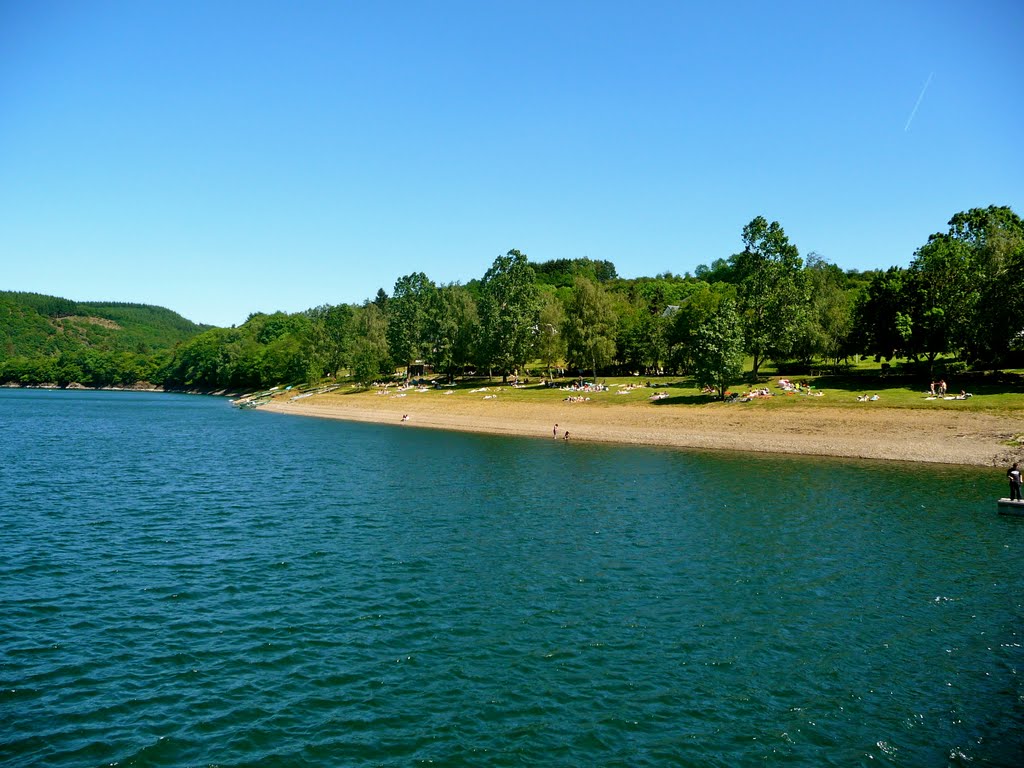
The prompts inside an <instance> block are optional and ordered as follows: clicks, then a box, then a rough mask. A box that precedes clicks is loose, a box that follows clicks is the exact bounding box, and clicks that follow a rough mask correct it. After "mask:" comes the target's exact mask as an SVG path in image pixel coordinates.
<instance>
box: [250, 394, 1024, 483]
mask: <svg viewBox="0 0 1024 768" xmlns="http://www.w3.org/2000/svg"><path fill="white" fill-rule="evenodd" d="M261 409H262V410H267V411H274V412H278V413H286V414H295V415H303V416H316V417H322V418H331V419H344V420H349V421H362V422H374V423H382V424H403V425H404V426H406V427H407V428H431V429H447V430H457V431H463V432H482V433H488V434H507V435H522V436H530V437H537V438H544V439H548V440H550V439H552V430H553V427H554V425H555V424H558V425H559V427H558V433H559V437H561V436H562V434H563V433H564V431H565V430H569V432H570V439H572V440H580V441H592V442H607V443H622V444H634V445H656V446H672V447H679V448H700V449H714V450H730V451H746V452H759V453H789V454H801V455H808V456H841V457H847V458H865V459H885V460H896V461H916V462H932V463H942V464H963V465H973V466H1002V465H1006V464H1008V463H1009V462H1011V461H1022V462H1024V447H1022V446H1021V445H1020V444H1019V443H1016V444H1010V443H1011V442H1012V441H1013V440H1014V439H1015V438H1016V437H1018V436H1020V435H1022V434H1024V417H1022V416H1020V415H1016V414H1012V413H1011V414H998V413H989V412H978V411H960V412H957V411H954V410H949V409H942V410H934V411H931V410H917V409H900V408H884V407H875V406H874V405H873V404H858V407H835V406H833V407H828V408H821V407H815V404H814V403H808V404H806V405H802V404H799V405H794V406H793V407H790V408H781V409H765V408H759V407H758V404H757V403H750V404H726V403H708V404H702V405H678V404H663V405H657V404H653V403H650V402H633V403H621V404H620V403H615V404H608V405H599V404H595V403H566V402H533V403H531V402H525V403H524V402H512V401H508V400H502V399H501V398H500V397H499V398H494V399H490V400H485V399H483V398H481V397H480V396H475V397H467V396H466V393H464V392H460V393H456V394H454V395H452V396H449V397H442V396H440V395H439V394H437V393H433V392H431V393H424V394H411V395H410V396H409V397H406V398H402V399H397V398H394V397H380V398H374V397H373V396H372V395H367V394H351V393H344V394H343V393H340V392H335V393H330V394H324V395H315V396H312V397H305V398H303V399H301V400H294V401H293V400H289V399H288V398H287V397H280V398H277V399H275V400H273V401H271V402H270V403H268V404H266V405H264V406H262V407H261ZM404 414H408V416H409V419H408V421H407V422H402V416H403V415H404Z"/></svg>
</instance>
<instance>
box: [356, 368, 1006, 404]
mask: <svg viewBox="0 0 1024 768" xmlns="http://www.w3.org/2000/svg"><path fill="white" fill-rule="evenodd" d="M788 378H791V380H793V381H800V382H807V383H808V384H810V385H811V386H812V387H813V388H814V391H815V392H822V393H824V394H823V396H821V397H811V396H807V395H787V394H784V393H783V392H782V390H781V389H779V388H778V387H777V386H776V384H777V379H778V377H777V376H772V377H770V378H768V377H761V379H762V383H760V384H759V385H758V386H759V387H764V386H767V387H768V389H769V390H770V391H771V392H772V393H773V395H774V396H773V397H769V398H759V399H755V400H753V401H752V402H749V403H741V402H736V403H727V404H719V406H716V407H729V408H769V409H774V408H794V407H799V408H836V407H843V408H851V407H857V408H875V409H877V408H921V409H930V410H935V409H942V410H955V411H994V412H1012V411H1024V378H1021V377H1019V375H1009V376H1003V377H980V376H979V377H976V378H973V379H971V380H968V381H965V382H964V383H963V388H964V389H966V390H967V391H968V392H971V393H972V395H973V397H971V398H970V399H968V400H926V399H925V397H926V395H925V391H926V390H927V383H925V384H920V383H916V384H915V383H912V382H908V381H905V380H903V379H902V378H900V377H896V376H888V377H883V376H879V375H876V374H865V373H851V374H846V375H843V376H830V375H824V376H799V377H798V376H794V377H788ZM537 381H538V380H537V379H533V378H531V382H532V383H531V384H529V385H528V386H525V387H522V388H515V387H511V386H509V385H507V384H502V383H501V379H500V378H494V379H487V378H486V377H482V378H473V379H469V380H466V381H459V382H457V383H456V385H455V386H454V387H452V389H453V390H454V392H455V393H454V394H452V395H443V394H441V392H439V391H436V390H433V389H431V390H430V391H429V392H426V393H411V394H410V397H445V398H447V397H451V398H466V397H473V398H481V399H482V398H483V397H484V395H485V394H487V395H495V394H496V395H498V397H499V399H500V400H501V401H504V402H523V403H536V402H550V403H555V402H560V401H563V400H565V399H566V398H567V397H569V396H571V395H576V394H582V395H583V396H584V397H589V398H590V401H589V402H588V403H587V406H588V407H614V406H616V405H625V404H640V403H643V404H649V405H651V406H652V407H658V408H663V407H671V406H707V405H710V404H715V403H718V402H719V401H718V400H717V399H715V398H713V397H711V396H709V395H705V394H702V393H701V391H700V389H699V388H698V387H697V386H696V385H695V384H694V382H693V381H692V379H688V378H685V377H679V376H667V377H647V376H641V377H637V376H609V377H600V378H599V381H600V382H601V383H602V384H606V385H607V386H608V387H609V391H607V392H591V393H585V392H582V393H576V392H572V391H566V390H563V389H560V388H554V387H543V386H541V385H539V384H538V383H537ZM571 381H572V379H560V380H558V381H557V382H556V383H557V384H558V385H560V386H564V385H568V384H570V383H571ZM648 382H650V384H651V385H652V386H651V387H647V386H643V387H640V388H639V389H635V390H633V391H631V392H627V393H625V394H617V392H619V390H620V389H621V388H622V385H628V384H647V383H648ZM751 386H752V385H750V384H737V385H734V386H733V387H731V388H730V390H729V391H730V392H735V393H739V394H740V395H744V394H746V392H747V391H748V390H749V389H750V388H751ZM482 387H487V390H488V391H487V392H473V391H472V390H476V389H480V388H482ZM959 391H960V390H959V389H956V390H955V391H952V390H951V391H950V392H948V393H947V394H950V395H952V394H959ZM342 392H344V393H346V394H352V395H359V394H360V393H365V392H366V391H365V390H358V389H343V390H342ZM655 392H664V393H667V394H668V397H667V398H665V399H663V400H657V401H652V400H651V399H650V397H651V395H652V394H654V393H655ZM865 394H866V395H872V394H877V395H878V396H879V399H878V400H877V401H874V402H866V403H862V402H857V396H858V395H865ZM367 396H369V397H375V396H376V395H374V394H373V390H371V391H369V393H368V394H367Z"/></svg>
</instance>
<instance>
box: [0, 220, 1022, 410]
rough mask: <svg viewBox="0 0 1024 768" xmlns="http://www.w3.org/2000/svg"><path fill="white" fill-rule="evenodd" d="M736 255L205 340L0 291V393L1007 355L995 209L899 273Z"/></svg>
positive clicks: (150, 316)
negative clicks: (669, 269)
mask: <svg viewBox="0 0 1024 768" xmlns="http://www.w3.org/2000/svg"><path fill="white" fill-rule="evenodd" d="M742 244H743V248H742V250H741V251H739V252H738V253H736V254H733V255H732V256H729V257H727V258H719V259H716V260H714V261H712V262H711V263H710V264H708V265H701V266H699V267H698V268H697V269H696V270H695V272H694V274H693V275H689V274H687V275H682V276H680V275H673V274H671V273H666V274H662V275H657V276H654V277H640V278H634V279H623V278H620V277H619V276H618V274H617V272H616V269H615V266H614V264H612V263H611V262H609V261H595V260H591V259H559V260H555V261H548V262H544V263H540V264H535V263H531V262H530V261H529V260H528V259H527V257H526V255H525V254H522V253H520V252H519V251H516V250H511V251H509V252H508V253H507V254H504V255H502V256H499V257H498V258H496V259H495V260H494V262H493V263H492V265H491V266H490V268H489V269H488V270H487V272H486V273H485V274H484V275H483V277H481V278H479V279H474V280H471V281H469V282H468V283H467V284H465V285H460V284H449V285H437V284H435V283H434V282H433V281H432V280H431V279H430V278H429V277H428V276H427V275H426V274H425V273H423V272H417V273H413V274H409V275H404V276H401V277H399V278H398V279H397V280H396V281H395V284H394V286H393V287H392V290H391V293H390V294H389V293H387V292H386V291H385V290H384V289H383V288H382V289H381V290H379V291H378V292H377V295H376V296H374V297H373V298H371V299H367V300H366V301H364V302H363V303H361V304H337V305H324V306H320V307H314V308H311V309H309V310H306V311H304V312H299V313H295V314H285V313H276V314H270V315H268V314H254V315H251V316H250V317H249V318H248V319H247V320H246V322H245V323H244V324H243V325H241V326H239V327H237V328H205V329H204V328H201V327H198V326H195V325H193V324H191V323H189V322H188V321H186V320H184V319H183V318H181V317H180V316H178V315H176V314H174V313H173V312H169V311H168V310H164V309H160V308H156V307H146V306H142V305H134V304H92V303H87V304H86V303H76V302H72V301H67V300H64V299H58V298H53V297H46V296H38V295H35V294H16V293H0V319H2V324H0V382H7V383H19V384H29V385H38V384H48V383H52V384H56V385H59V386H65V385H67V384H69V383H72V382H77V383H80V384H83V385H86V386H108V385H128V384H132V383H134V382H137V381H145V382H148V383H150V384H153V385H162V386H165V387H168V388H183V389H198V390H209V391H216V390H228V391H246V390H256V389H261V388H266V387H269V386H272V385H275V384H281V383H301V382H310V383H316V382H320V381H323V380H324V379H329V378H330V379H338V378H341V377H352V378H353V379H354V380H355V381H357V382H360V383H363V384H370V383H372V382H373V381H374V380H376V379H379V378H381V377H385V376H392V375H396V373H397V374H398V375H408V374H409V373H410V372H414V371H418V370H420V369H421V367H422V368H430V369H432V370H433V371H434V372H436V373H438V374H441V375H444V376H447V377H449V378H451V379H454V378H455V377H456V376H460V375H464V374H467V373H477V374H489V375H500V376H502V377H507V376H509V375H511V374H514V373H522V372H524V371H531V370H532V371H537V372H543V373H546V374H550V373H551V372H552V371H554V370H556V369H558V370H568V371H571V372H572V373H573V374H576V373H580V374H583V373H586V374H587V375H589V376H594V377H597V376H600V375H602V374H611V373H638V372H641V373H646V374H654V373H659V372H664V373H671V374H687V375H691V376H693V377H694V378H695V380H696V381H697V382H698V383H700V384H707V385H709V386H721V385H722V384H723V383H728V381H730V380H737V378H738V377H739V376H741V375H744V374H745V375H747V376H749V377H751V378H753V379H756V378H757V376H758V374H759V372H760V371H761V369H762V366H764V365H765V363H766V362H768V361H770V362H771V363H772V364H774V365H775V366H776V367H777V369H778V370H792V371H793V372H800V371H806V370H809V369H812V368H814V367H829V368H842V367H843V366H844V365H847V364H848V363H849V361H851V360H856V359H858V358H859V357H861V356H870V357H872V358H874V359H876V360H879V361H886V362H889V361H894V360H899V361H903V362H902V363H901V364H902V365H905V366H908V367H913V368H914V369H915V370H920V371H922V372H924V371H928V372H929V373H930V372H932V371H934V370H935V368H936V366H938V365H939V364H941V365H942V366H944V367H945V370H946V371H947V372H952V371H954V370H961V371H962V370H965V369H967V368H972V369H985V368H993V367H999V366H1016V365H1019V364H1020V362H1021V359H1022V356H1024V298H1022V291H1021V290H1020V288H1019V286H1018V285H1017V283H1018V282H1019V280H1020V276H1021V275H1022V274H1024V222H1022V221H1021V219H1020V217H1019V216H1017V214H1016V213H1014V212H1013V211H1012V210H1011V209H1010V208H1007V207H997V206H990V207H988V208H975V209H971V210H969V211H965V212H962V213H958V214H956V215H955V216H953V218H952V219H950V221H949V224H948V230H947V231H945V232H940V233H935V234H932V235H931V236H929V237H927V238H925V239H924V242H923V243H922V245H921V246H920V247H919V248H918V249H917V250H916V251H915V253H914V254H913V257H912V259H911V261H910V264H909V266H908V267H905V268H904V267H891V268H889V269H887V270H884V271H883V270H877V271H869V272H858V271H856V270H843V269H841V268H840V267H839V266H837V265H835V264H831V263H829V262H828V261H826V260H825V259H824V258H822V257H820V256H818V255H817V254H814V253H811V254H807V255H806V256H805V257H801V255H800V252H799V250H798V248H797V246H796V245H795V244H793V243H791V242H790V240H789V238H788V237H787V236H786V233H785V231H784V230H783V228H782V226H781V225H780V224H779V223H778V222H768V221H767V220H766V219H764V218H763V217H760V216H759V217H757V218H755V219H753V220H752V221H751V222H750V223H749V224H747V225H746V226H745V227H743V229H742ZM721 389H722V391H724V386H722V387H721Z"/></svg>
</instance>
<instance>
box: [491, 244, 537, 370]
mask: <svg viewBox="0 0 1024 768" xmlns="http://www.w3.org/2000/svg"><path fill="white" fill-rule="evenodd" d="M479 306H480V321H481V335H482V339H483V349H482V353H483V357H484V359H485V360H486V362H487V364H488V367H493V368H497V369H498V370H499V371H501V377H502V380H503V381H506V380H507V379H508V374H509V373H510V372H511V371H514V370H517V369H518V368H521V367H523V366H525V364H526V361H527V359H528V358H529V355H530V351H531V349H532V346H533V342H534V333H535V331H534V328H535V327H536V326H537V323H538V320H539V317H538V316H539V313H540V296H539V292H538V289H537V285H536V283H535V282H534V274H533V269H532V268H531V267H530V265H529V262H528V261H527V259H526V256H525V255H524V254H522V253H520V252H519V251H517V250H514V249H513V250H511V251H509V252H508V253H507V254H506V255H504V256H499V257H498V258H496V259H495V260H494V263H493V264H492V265H491V268H490V269H488V270H487V274H485V275H484V278H483V280H482V281H481V283H480V304H479Z"/></svg>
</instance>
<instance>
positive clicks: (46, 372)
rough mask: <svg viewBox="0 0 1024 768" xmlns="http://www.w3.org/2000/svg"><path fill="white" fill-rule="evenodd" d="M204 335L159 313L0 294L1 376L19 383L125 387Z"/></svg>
mask: <svg viewBox="0 0 1024 768" xmlns="http://www.w3.org/2000/svg"><path fill="white" fill-rule="evenodd" d="M207 327H208V326H201V325H197V324H195V323H193V322H191V321H189V320H186V319H185V318H183V317H182V316H181V315H179V314H177V313H176V312H172V311H171V310H169V309H164V308H163V307H154V306H149V305H145V304H128V303H121V302H78V301H72V300H69V299H64V298H60V297H57V296H45V295H42V294H37V293H18V292H13V291H0V372H6V376H5V378H6V379H7V380H11V381H19V382H22V383H51V382H52V383H58V382H60V383H70V382H72V381H74V382H78V383H86V382H88V383H94V381H95V378H96V377H95V376H93V375H92V374H93V373H95V374H97V375H98V376H99V378H100V379H109V380H107V381H104V382H103V383H105V384H110V383H129V384H130V383H134V381H135V380H142V379H145V378H146V374H149V373H150V372H151V370H152V368H153V363H154V361H155V360H156V359H157V358H158V357H159V356H160V355H164V356H168V357H169V355H170V353H171V350H173V348H174V347H175V346H176V345H178V344H180V343H181V342H183V341H186V340H188V339H190V338H192V337H193V336H196V335H197V334H199V333H202V332H203V331H204V330H205V329H206V328H207ZM115 371H117V373H116V375H115ZM133 377H137V379H136V378H133ZM83 379H85V380H86V382H83Z"/></svg>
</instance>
